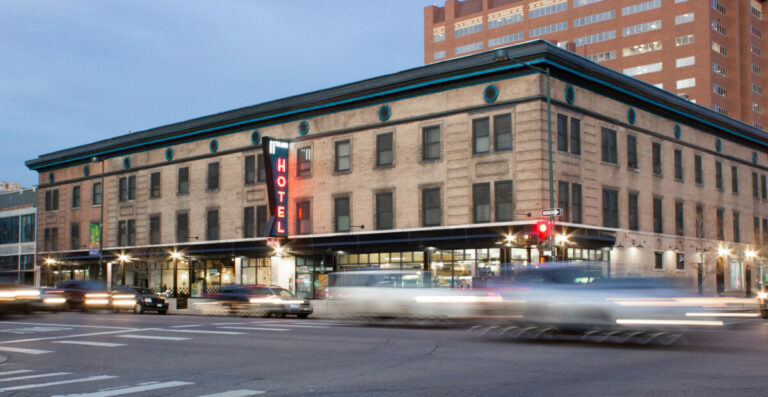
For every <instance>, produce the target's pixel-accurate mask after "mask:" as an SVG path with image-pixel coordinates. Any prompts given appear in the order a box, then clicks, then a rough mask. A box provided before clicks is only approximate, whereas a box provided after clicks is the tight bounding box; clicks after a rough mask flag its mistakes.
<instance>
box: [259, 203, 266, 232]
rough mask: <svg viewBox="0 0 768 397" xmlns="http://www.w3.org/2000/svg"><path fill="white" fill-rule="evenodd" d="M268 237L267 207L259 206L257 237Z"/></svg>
mask: <svg viewBox="0 0 768 397" xmlns="http://www.w3.org/2000/svg"><path fill="white" fill-rule="evenodd" d="M266 235H267V206H266V205H259V206H257V207H256V236H257V237H266Z"/></svg>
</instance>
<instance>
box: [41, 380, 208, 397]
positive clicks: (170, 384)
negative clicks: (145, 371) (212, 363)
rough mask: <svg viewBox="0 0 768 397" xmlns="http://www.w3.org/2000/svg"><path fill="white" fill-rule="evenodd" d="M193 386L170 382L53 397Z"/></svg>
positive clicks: (96, 396) (91, 396) (103, 396)
mask: <svg viewBox="0 0 768 397" xmlns="http://www.w3.org/2000/svg"><path fill="white" fill-rule="evenodd" d="M193 384H194V383H192V382H180V381H170V382H162V383H149V384H143V385H139V386H133V387H123V388H120V389H111V390H104V391H97V392H93V393H79V394H67V395H64V396H54V397H110V396H119V395H122V394H131V393H141V392H145V391H150V390H158V389H167V388H169V387H180V386H187V385H193Z"/></svg>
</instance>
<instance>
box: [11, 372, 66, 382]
mask: <svg viewBox="0 0 768 397" xmlns="http://www.w3.org/2000/svg"><path fill="white" fill-rule="evenodd" d="M69 374H71V372H51V373H50V374H38V375H27V376H14V377H12V378H4V379H0V382H11V381H14V380H23V379H35V378H47V377H49V376H61V375H69Z"/></svg>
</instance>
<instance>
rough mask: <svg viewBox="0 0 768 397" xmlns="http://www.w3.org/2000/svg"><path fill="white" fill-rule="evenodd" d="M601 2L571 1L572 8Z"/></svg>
mask: <svg viewBox="0 0 768 397" xmlns="http://www.w3.org/2000/svg"><path fill="white" fill-rule="evenodd" d="M601 1H603V0H573V8H576V7H583V6H586V5H590V4H594V3H599V2H601Z"/></svg>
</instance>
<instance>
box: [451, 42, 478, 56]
mask: <svg viewBox="0 0 768 397" xmlns="http://www.w3.org/2000/svg"><path fill="white" fill-rule="evenodd" d="M482 49H483V42H482V41H478V42H477V43H472V44H467V45H460V46H458V47H456V48H455V49H454V50H453V53H454V55H461V54H466V53H468V52H472V51H478V50H482Z"/></svg>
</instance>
